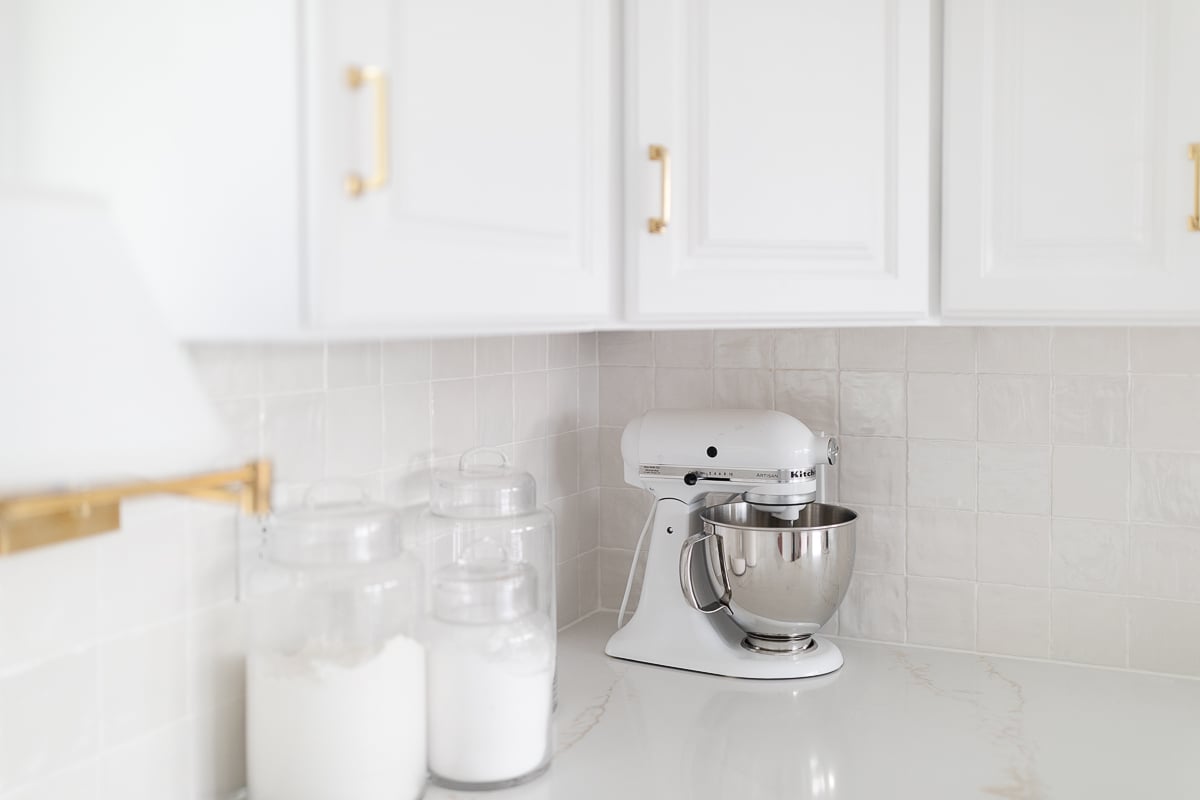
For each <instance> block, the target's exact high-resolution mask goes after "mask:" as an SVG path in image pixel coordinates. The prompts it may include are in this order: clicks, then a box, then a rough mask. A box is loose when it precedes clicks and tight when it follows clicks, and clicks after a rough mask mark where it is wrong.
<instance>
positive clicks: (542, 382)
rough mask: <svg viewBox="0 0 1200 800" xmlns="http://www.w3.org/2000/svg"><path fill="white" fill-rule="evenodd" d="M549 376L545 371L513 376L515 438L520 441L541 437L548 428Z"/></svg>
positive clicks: (521, 373)
mask: <svg viewBox="0 0 1200 800" xmlns="http://www.w3.org/2000/svg"><path fill="white" fill-rule="evenodd" d="M549 404H550V395H549V377H548V376H547V374H546V373H545V372H520V373H517V374H516V375H514V376H513V418H514V419H513V438H514V439H515V440H516V441H518V442H523V441H526V440H528V439H540V438H542V437H543V436H545V435H546V433H547V430H548V418H549V416H550V410H549V409H550V405H549Z"/></svg>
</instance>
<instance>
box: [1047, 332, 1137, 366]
mask: <svg viewBox="0 0 1200 800" xmlns="http://www.w3.org/2000/svg"><path fill="white" fill-rule="evenodd" d="M1053 353H1054V372H1055V373H1057V374H1059V375H1124V374H1125V373H1126V372H1128V371H1129V330H1128V329H1127V328H1055V329H1054V344H1053Z"/></svg>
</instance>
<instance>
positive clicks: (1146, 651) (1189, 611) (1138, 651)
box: [1129, 597, 1200, 675]
mask: <svg viewBox="0 0 1200 800" xmlns="http://www.w3.org/2000/svg"><path fill="white" fill-rule="evenodd" d="M1198 630H1200V603H1179V602H1175V601H1171V600H1147V599H1142V598H1138V597H1131V598H1130V599H1129V666H1131V667H1133V668H1134V669H1146V670H1151V671H1153V672H1171V673H1175V674H1178V675H1200V636H1183V635H1180V631H1198Z"/></svg>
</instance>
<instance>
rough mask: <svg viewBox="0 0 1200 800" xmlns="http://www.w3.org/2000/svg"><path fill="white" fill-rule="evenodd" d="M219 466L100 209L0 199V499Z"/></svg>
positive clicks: (216, 435) (187, 385) (73, 201)
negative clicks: (3, 496)
mask: <svg viewBox="0 0 1200 800" xmlns="http://www.w3.org/2000/svg"><path fill="white" fill-rule="evenodd" d="M228 456H229V452H228V445H227V439H226V436H225V432H224V430H223V427H222V426H221V424H220V423H219V422H218V420H217V417H216V415H215V414H214V413H213V410H212V408H211V406H210V404H209V402H208V400H207V398H206V397H205V396H204V393H203V391H202V390H201V388H200V385H199V384H198V382H197V381H196V379H195V376H194V375H193V374H192V370H191V366H190V364H189V362H188V359H187V357H186V354H185V353H184V352H183V350H182V348H180V347H179V345H178V344H177V343H176V342H175V341H174V340H173V338H172V337H171V335H170V333H169V332H168V328H167V325H166V323H165V321H164V320H163V319H162V317H161V316H160V313H159V311H158V309H157V308H156V307H155V305H154V300H153V298H152V296H151V294H150V292H149V290H148V289H147V287H146V286H145V285H144V283H143V279H142V276H141V273H140V271H139V270H138V268H137V265H136V264H134V263H133V260H132V256H131V251H130V250H129V248H127V247H126V246H125V243H124V242H123V241H122V239H121V236H120V234H119V231H118V229H117V228H116V226H115V225H114V223H113V222H112V220H111V218H110V217H109V215H108V213H107V211H106V210H105V208H104V207H103V206H102V205H99V204H97V203H93V202H90V201H88V200H86V199H83V198H77V197H72V196H66V195H56V194H50V193H46V192H35V191H20V190H9V191H4V190H0V495H12V494H17V493H20V492H24V491H32V490H36V491H43V490H47V489H51V490H53V489H59V488H76V487H79V486H81V485H91V484H98V483H105V482H109V481H123V480H141V479H150V478H163V477H172V476H176V475H182V474H186V473H189V472H193V471H199V470H207V469H211V468H213V467H214V466H217V465H218V464H220V463H221V462H222V461H224V460H225V459H227V458H228Z"/></svg>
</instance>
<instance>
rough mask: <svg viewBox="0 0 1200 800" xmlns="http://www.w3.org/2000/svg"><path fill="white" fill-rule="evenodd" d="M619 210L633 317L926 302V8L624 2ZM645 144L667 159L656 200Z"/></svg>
mask: <svg viewBox="0 0 1200 800" xmlns="http://www.w3.org/2000/svg"><path fill="white" fill-rule="evenodd" d="M626 8H627V15H628V17H629V20H628V23H627V24H628V29H629V30H630V36H629V42H630V44H629V45H628V46H629V47H630V48H631V53H630V67H629V74H630V75H632V76H633V77H632V81H633V82H634V83H635V85H636V91H634V92H633V93H632V95H631V105H630V106H629V108H628V113H629V117H630V118H629V132H630V133H629V137H628V138H629V145H630V146H629V148H628V151H627V154H626V158H627V177H628V185H629V186H631V187H634V188H635V191H634V193H633V195H632V196H631V197H630V202H629V204H628V207H629V210H630V212H631V213H630V215H629V218H628V219H627V220H626V225H627V236H628V237H629V239H630V240H631V241H630V248H629V249H630V257H629V262H630V263H631V264H633V265H635V274H634V280H632V281H630V284H629V288H628V291H629V301H630V306H631V308H632V309H633V311H634V314H635V315H636V316H638V317H640V318H643V319H688V318H694V319H697V320H703V319H722V318H741V319H753V320H756V321H759V320H763V319H768V318H771V319H779V320H782V321H786V320H795V319H803V318H818V317H822V316H825V317H842V318H852V317H878V316H882V317H889V316H895V315H906V314H907V315H918V314H921V313H924V312H925V310H926V309H927V293H928V283H927V280H928V271H929V263H928V256H929V235H930V229H929V198H930V191H929V185H930V181H931V173H930V169H931V159H930V147H929V138H928V137H929V113H930V105H929V103H930V92H929V82H930V72H929V69H930V66H929V65H930V45H931V41H930V40H931V36H930V27H931V24H932V21H931V17H930V9H929V6H928V4H927V3H923V2H912V3H909V2H904V3H900V2H895V1H894V0H852V2H844V3H832V4H829V3H811V2H801V3H795V2H779V1H778V0H751V1H750V2H745V1H744V0H743V1H740V2H734V0H694V1H692V2H682V1H681V0H643V1H642V2H630V3H628V4H627V6H626ZM651 144H661V145H665V146H666V147H667V148H668V149H669V150H670V153H671V156H672V182H671V184H672V185H671V189H672V191H673V193H674V195H675V197H676V198H678V202H677V203H676V207H675V209H674V214H673V216H672V219H671V221H670V224H669V225H668V227H667V229H666V230H665V231H663V232H662V233H660V234H654V233H651V232H649V230H648V228H647V222H646V220H647V218H648V217H650V216H653V215H656V214H657V209H658V206H659V203H660V196H659V195H660V186H659V172H658V170H659V166H658V165H657V164H655V163H652V162H650V161H649V159H648V157H647V150H648V148H649V146H650V145H651Z"/></svg>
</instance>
